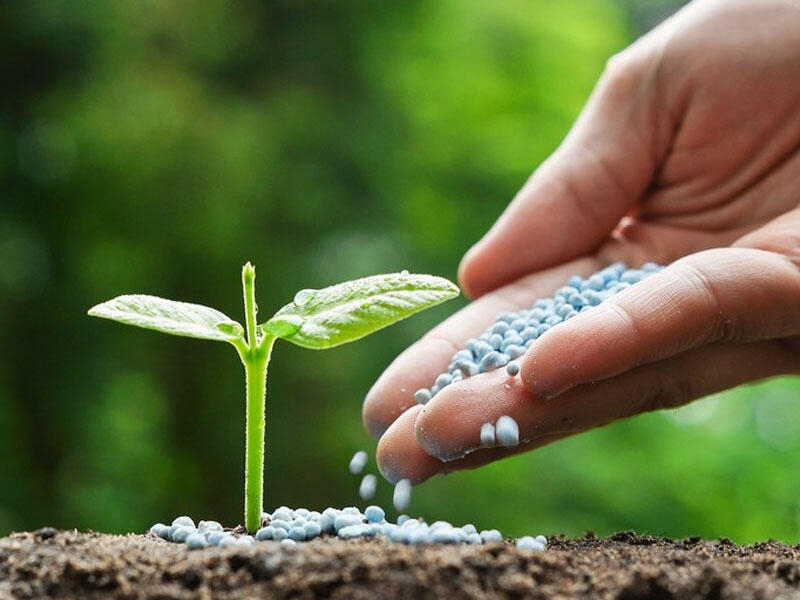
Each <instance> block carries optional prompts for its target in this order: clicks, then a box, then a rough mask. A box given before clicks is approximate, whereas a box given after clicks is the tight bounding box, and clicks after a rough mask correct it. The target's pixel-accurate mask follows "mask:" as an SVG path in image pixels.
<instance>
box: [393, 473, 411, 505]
mask: <svg viewBox="0 0 800 600" xmlns="http://www.w3.org/2000/svg"><path fill="white" fill-rule="evenodd" d="M392 504H393V505H394V507H395V509H396V510H397V512H404V511H405V510H406V509H407V508H408V505H409V504H411V481H410V480H408V479H401V480H400V481H398V482H397V484H396V485H395V486H394V496H393V497H392Z"/></svg>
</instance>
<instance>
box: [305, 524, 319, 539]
mask: <svg viewBox="0 0 800 600" xmlns="http://www.w3.org/2000/svg"><path fill="white" fill-rule="evenodd" d="M303 529H305V530H306V538H307V539H313V538H315V537H317V536H318V535H320V534H321V533H322V527H321V526H320V524H319V523H317V522H316V521H308V522H307V523H306V524H305V525H303Z"/></svg>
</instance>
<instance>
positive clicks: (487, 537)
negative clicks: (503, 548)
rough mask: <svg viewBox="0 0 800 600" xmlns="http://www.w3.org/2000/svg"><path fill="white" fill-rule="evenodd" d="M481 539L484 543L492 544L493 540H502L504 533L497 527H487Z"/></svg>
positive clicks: (482, 532)
mask: <svg viewBox="0 0 800 600" xmlns="http://www.w3.org/2000/svg"><path fill="white" fill-rule="evenodd" d="M480 535H481V539H482V540H483V543H484V544H491V543H493V542H502V541H503V534H502V533H500V532H499V531H498V530H497V529H485V530H483V531H481V534H480Z"/></svg>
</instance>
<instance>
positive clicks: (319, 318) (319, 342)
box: [262, 271, 459, 349]
mask: <svg viewBox="0 0 800 600" xmlns="http://www.w3.org/2000/svg"><path fill="white" fill-rule="evenodd" d="M458 293H459V292H458V287H456V286H455V284H453V283H451V282H450V281H448V280H447V279H444V278H442V277H435V276H433V275H410V274H408V273H406V272H405V271H404V272H403V273H392V274H388V275H373V276H372V277H365V278H363V279H356V280H354V281H347V282H345V283H340V284H337V285H333V286H331V287H327V288H323V289H321V290H301V291H299V292H297V295H296V296H295V297H294V301H293V302H291V303H290V304H287V305H286V306H284V307H283V308H282V309H280V310H279V311H278V312H277V313H275V316H273V317H272V318H271V319H270V320H269V321H267V322H266V323H264V324H263V326H262V327H263V328H264V330H265V331H267V332H269V333H270V334H271V335H274V336H276V337H280V338H283V339H285V340H288V341H290V342H292V343H294V344H297V345H298V346H303V347H305V348H315V349H322V348H331V347H333V346H338V345H339V344H344V343H346V342H351V341H353V340H357V339H359V338H362V337H364V336H366V335H369V334H370V333H372V332H373V331H377V330H378V329H382V328H383V327H386V326H387V325H391V324H392V323H395V322H396V321H399V320H401V319H405V318H406V317H408V316H411V315H413V314H414V313H416V312H419V311H421V310H424V309H426V308H430V307H431V306H434V305H436V304H439V303H441V302H444V301H445V300H449V299H450V298H454V297H455V296H457V295H458Z"/></svg>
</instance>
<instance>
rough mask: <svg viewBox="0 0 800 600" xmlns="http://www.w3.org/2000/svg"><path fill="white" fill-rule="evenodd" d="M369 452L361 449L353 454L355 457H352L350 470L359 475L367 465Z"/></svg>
mask: <svg viewBox="0 0 800 600" xmlns="http://www.w3.org/2000/svg"><path fill="white" fill-rule="evenodd" d="M367 459H368V456H367V453H366V452H365V451H364V450H359V451H358V452H356V453H355V454H353V458H351V459H350V472H351V473H352V474H353V475H358V474H359V473H361V471H363V470H364V467H365V466H366V465H367Z"/></svg>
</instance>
